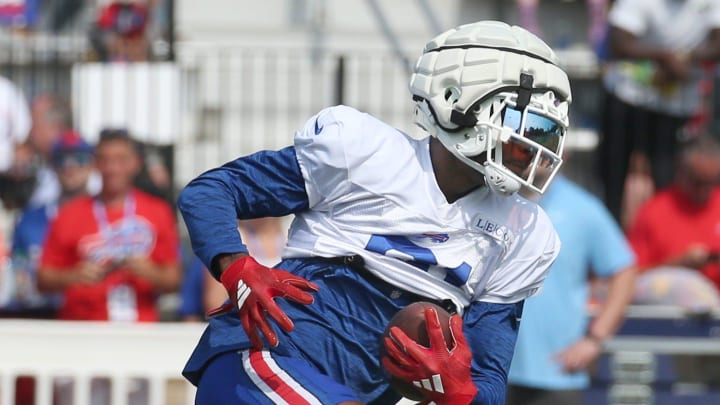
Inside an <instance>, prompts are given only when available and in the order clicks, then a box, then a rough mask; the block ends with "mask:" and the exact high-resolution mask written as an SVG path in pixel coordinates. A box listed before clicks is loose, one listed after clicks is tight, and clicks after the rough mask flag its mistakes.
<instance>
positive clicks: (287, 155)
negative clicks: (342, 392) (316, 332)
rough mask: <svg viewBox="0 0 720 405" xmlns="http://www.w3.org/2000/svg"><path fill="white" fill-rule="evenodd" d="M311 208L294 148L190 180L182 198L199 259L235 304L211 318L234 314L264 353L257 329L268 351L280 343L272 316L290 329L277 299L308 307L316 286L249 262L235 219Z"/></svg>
mask: <svg viewBox="0 0 720 405" xmlns="http://www.w3.org/2000/svg"><path fill="white" fill-rule="evenodd" d="M308 201H309V200H308V197H307V193H306V191H305V181H304V179H303V176H302V172H301V171H300V167H299V164H298V161H297V158H296V155H295V149H294V148H293V147H288V148H285V149H282V150H279V151H275V152H271V151H263V152H258V153H255V154H253V155H250V156H246V157H243V158H239V159H236V160H234V161H232V162H230V163H227V164H225V165H224V166H222V167H219V168H216V169H213V170H210V171H208V172H205V173H203V174H202V175H200V176H199V177H197V178H196V179H194V180H193V181H191V182H190V184H188V185H187V186H186V187H185V189H184V190H183V191H182V193H181V194H180V197H179V199H178V207H179V209H180V212H181V213H182V215H183V218H184V219H185V223H186V224H187V227H188V231H189V233H190V239H191V241H192V245H193V250H194V251H195V254H196V255H197V256H198V257H199V258H200V259H201V260H202V261H203V262H204V263H205V265H206V266H207V267H208V269H210V272H211V273H212V274H213V276H214V277H215V278H216V279H217V280H219V281H220V282H221V283H222V284H223V286H224V287H225V289H226V290H227V292H228V295H229V297H230V302H228V303H227V304H225V305H223V306H221V307H219V308H217V309H216V310H213V311H211V313H210V315H215V314H219V313H224V312H228V311H231V310H234V309H237V311H238V316H239V317H240V320H241V322H242V325H243V329H244V330H245V332H246V333H247V335H248V337H249V338H250V341H251V342H252V344H253V346H254V347H256V348H259V347H262V341H261V340H260V335H259V332H258V330H259V331H260V332H262V334H263V335H265V337H266V338H267V340H268V342H269V343H270V344H271V345H273V346H277V344H278V339H277V336H276V335H275V333H274V331H273V330H272V328H271V326H270V324H269V321H268V320H267V317H266V316H267V315H270V317H271V318H272V319H274V320H275V321H276V322H277V323H278V325H279V326H280V327H281V328H283V329H284V330H286V331H291V330H292V329H293V323H292V321H291V320H290V319H289V318H288V317H287V315H286V314H285V313H284V312H283V311H282V310H281V309H280V307H279V306H278V305H277V304H276V303H275V301H274V299H275V298H276V297H284V298H286V299H290V300H293V301H296V302H299V303H302V304H310V303H312V301H313V298H312V296H311V295H310V294H308V291H314V290H317V286H316V285H315V284H313V283H311V282H309V281H307V280H305V279H303V278H301V277H298V276H295V275H293V274H290V273H288V272H285V271H283V270H279V269H270V268H267V267H265V266H263V265H261V264H259V263H257V262H256V261H255V260H254V259H253V258H252V257H250V256H249V255H247V252H248V250H247V248H246V247H245V245H244V244H243V243H242V240H241V239H240V232H239V230H238V228H237V220H238V219H251V218H261V217H269V216H283V215H287V214H290V213H294V212H299V211H303V210H306V209H308V207H309V202H308ZM266 314H267V315H266Z"/></svg>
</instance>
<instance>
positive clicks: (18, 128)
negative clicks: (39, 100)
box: [0, 76, 30, 208]
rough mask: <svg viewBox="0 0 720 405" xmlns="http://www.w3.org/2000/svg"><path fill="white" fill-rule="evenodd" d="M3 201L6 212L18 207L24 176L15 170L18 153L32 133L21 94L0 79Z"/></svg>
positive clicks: (28, 114) (1, 187)
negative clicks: (19, 187) (17, 194)
mask: <svg viewBox="0 0 720 405" xmlns="http://www.w3.org/2000/svg"><path fill="white" fill-rule="evenodd" d="M0 117H2V119H0V198H2V201H3V204H4V205H5V207H6V208H13V207H14V206H16V205H17V204H16V203H15V201H16V200H17V198H15V196H14V192H15V191H16V188H17V185H18V181H21V180H23V179H25V178H28V176H25V175H24V173H22V172H21V171H19V170H11V169H13V166H14V163H15V160H16V152H19V151H18V149H19V148H20V145H21V144H22V143H23V142H25V140H26V139H27V137H28V133H29V131H30V111H29V110H28V103H27V100H26V99H25V96H24V95H23V93H22V91H20V89H18V88H17V87H16V86H15V85H14V84H13V83H12V82H11V81H9V80H8V79H6V78H4V77H2V76H0Z"/></svg>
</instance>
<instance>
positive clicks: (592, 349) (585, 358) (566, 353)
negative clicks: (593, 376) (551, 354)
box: [555, 337, 602, 373]
mask: <svg viewBox="0 0 720 405" xmlns="http://www.w3.org/2000/svg"><path fill="white" fill-rule="evenodd" d="M601 351H602V347H600V342H598V341H597V340H595V339H591V338H588V337H584V338H582V339H580V340H578V341H577V342H575V343H574V344H572V345H571V346H569V347H567V348H565V350H563V351H561V352H560V353H558V354H557V355H555V360H556V361H558V362H559V363H560V365H561V366H562V369H563V371H564V372H566V373H576V372H578V371H582V370H585V369H587V368H588V366H589V365H590V363H592V362H593V361H594V360H595V359H596V358H597V357H598V356H599V355H600V352H601Z"/></svg>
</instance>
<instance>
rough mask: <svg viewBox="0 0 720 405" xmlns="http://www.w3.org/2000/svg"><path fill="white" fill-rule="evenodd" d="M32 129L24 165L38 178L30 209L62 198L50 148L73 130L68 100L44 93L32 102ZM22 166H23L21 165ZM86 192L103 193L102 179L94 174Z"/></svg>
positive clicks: (31, 197)
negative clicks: (101, 188) (101, 187)
mask: <svg viewBox="0 0 720 405" xmlns="http://www.w3.org/2000/svg"><path fill="white" fill-rule="evenodd" d="M31 112H32V120H33V123H32V127H31V129H30V135H29V137H28V141H27V143H26V145H24V146H25V148H27V151H28V154H27V155H26V157H25V159H24V160H25V163H22V164H25V165H27V166H29V167H30V169H28V170H27V171H28V172H31V173H32V174H33V175H34V176H35V177H36V181H35V186H34V189H33V191H32V195H31V196H30V200H29V204H30V206H31V207H39V206H45V205H48V204H53V203H55V202H56V201H57V200H58V198H59V197H60V192H61V190H60V182H59V181H58V177H57V173H56V171H55V169H54V167H53V165H52V162H51V160H52V156H51V148H52V145H53V144H54V143H55V142H56V141H57V140H58V138H59V137H60V136H61V135H62V134H63V133H65V132H66V131H70V130H71V128H72V113H71V111H70V105H69V104H68V103H67V101H65V100H63V99H62V98H60V97H57V96H55V95H52V94H44V95H41V96H38V97H36V98H35V99H34V100H33V103H32V107H31ZM18 164H21V163H18ZM87 187H88V189H87V191H88V193H90V194H96V193H97V192H98V191H99V190H100V180H99V178H98V177H97V176H96V175H94V174H93V175H91V177H90V179H89V180H88V182H87Z"/></svg>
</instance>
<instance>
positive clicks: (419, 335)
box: [381, 302, 454, 401]
mask: <svg viewBox="0 0 720 405" xmlns="http://www.w3.org/2000/svg"><path fill="white" fill-rule="evenodd" d="M428 307H429V308H434V309H435V312H437V314H438V320H439V321H440V326H441V327H442V332H443V337H444V338H445V344H446V345H447V347H448V349H452V347H453V345H454V342H453V338H452V333H451V332H450V314H449V313H448V312H447V311H446V310H444V309H443V308H441V307H439V306H437V305H435V304H433V303H430V302H414V303H412V304H410V305H408V306H407V307H405V308H403V309H401V310H400V311H398V313H397V314H395V316H393V317H392V319H390V322H389V323H388V325H387V327H386V328H385V333H384V334H383V337H386V336H390V328H391V327H393V326H397V327H398V328H400V329H401V330H402V331H403V332H405V334H406V335H407V336H408V337H409V338H410V339H412V340H414V341H415V342H417V343H418V344H421V345H423V346H425V347H430V338H429V336H428V333H427V328H426V326H425V308H428ZM381 347H382V348H383V353H382V354H383V355H384V354H385V343H384V340H383V344H382V345H381ZM390 385H391V386H392V387H393V389H395V391H396V392H397V393H398V394H400V395H402V396H403V397H405V398H408V399H412V400H414V401H421V400H422V399H423V398H424V395H423V394H422V392H420V391H419V390H417V389H416V388H415V387H414V386H413V385H412V383H409V382H406V381H403V380H401V379H399V378H396V377H392V376H391V377H390Z"/></svg>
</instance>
